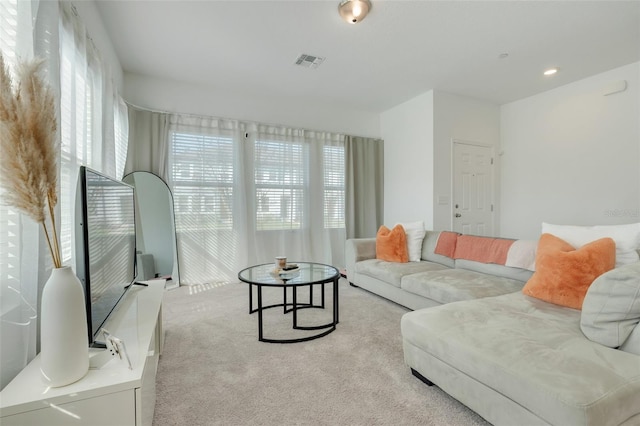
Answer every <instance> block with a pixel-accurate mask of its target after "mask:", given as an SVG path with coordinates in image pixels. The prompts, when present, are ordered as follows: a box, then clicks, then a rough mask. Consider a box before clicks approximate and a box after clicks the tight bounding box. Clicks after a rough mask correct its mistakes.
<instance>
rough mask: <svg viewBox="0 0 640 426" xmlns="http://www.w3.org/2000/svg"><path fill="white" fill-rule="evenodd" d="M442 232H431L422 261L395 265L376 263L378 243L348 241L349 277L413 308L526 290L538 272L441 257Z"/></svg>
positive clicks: (356, 240) (372, 240) (364, 287)
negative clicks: (439, 245)
mask: <svg viewBox="0 0 640 426" xmlns="http://www.w3.org/2000/svg"><path fill="white" fill-rule="evenodd" d="M439 236H440V232H436V231H426V234H425V237H424V240H423V242H422V256H421V261H420V262H408V263H394V262H385V261H383V260H378V259H376V239H375V238H360V239H350V240H347V243H346V248H345V257H346V269H347V278H348V280H349V282H350V283H351V284H352V285H354V286H357V287H361V288H363V289H365V290H369V291H371V292H373V293H376V294H378V295H380V296H382V297H385V298H387V299H389V300H392V301H394V302H396V303H398V304H400V305H402V306H405V307H407V308H409V309H413V310H415V309H421V308H428V307H432V306H438V305H442V304H445V303H451V302H457V301H461V300H472V299H479V298H482V297H489V296H499V295H501V294H507V293H513V292H515V291H520V290H521V289H522V287H523V286H524V283H525V282H526V281H527V280H528V279H529V278H530V277H531V275H532V273H533V272H532V271H530V270H527V269H523V268H515V267H509V266H504V265H497V264H491V263H482V262H476V261H473V260H466V259H458V260H454V259H452V258H450V257H447V256H443V255H440V254H437V253H436V244H437V242H438V237H439Z"/></svg>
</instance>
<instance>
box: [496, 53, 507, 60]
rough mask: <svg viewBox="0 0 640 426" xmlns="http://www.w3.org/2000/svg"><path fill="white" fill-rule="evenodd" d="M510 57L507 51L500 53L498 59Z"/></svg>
mask: <svg viewBox="0 0 640 426" xmlns="http://www.w3.org/2000/svg"><path fill="white" fill-rule="evenodd" d="M508 57H509V54H508V53H507V52H505V53H501V54H499V55H498V59H507V58H508Z"/></svg>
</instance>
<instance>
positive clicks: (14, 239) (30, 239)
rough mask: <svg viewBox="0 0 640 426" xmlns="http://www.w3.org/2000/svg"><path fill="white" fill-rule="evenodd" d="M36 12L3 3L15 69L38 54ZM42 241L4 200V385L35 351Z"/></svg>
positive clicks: (0, 310)
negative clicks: (35, 36) (18, 64)
mask: <svg viewBox="0 0 640 426" xmlns="http://www.w3.org/2000/svg"><path fill="white" fill-rule="evenodd" d="M37 11H38V4H37V3H36V2H19V1H18V0H10V1H4V0H3V1H2V2H0V24H1V25H0V28H2V30H1V31H0V49H1V50H2V56H3V58H4V61H5V65H6V66H7V67H9V70H10V71H12V70H13V67H14V66H15V64H16V62H17V60H18V59H26V58H31V57H33V54H34V43H33V33H34V31H35V28H34V27H35V25H36V24H35V23H34V22H35V18H36V17H37ZM39 241H40V229H39V226H38V225H37V224H36V223H35V222H33V221H32V220H30V219H29V218H28V217H26V216H23V215H22V214H20V213H19V212H18V211H16V210H15V209H13V208H11V207H7V206H6V205H4V203H0V298H1V299H2V304H0V363H1V364H0V388H3V387H4V386H5V385H6V384H7V383H9V381H10V380H11V379H12V378H13V377H14V376H15V375H16V374H18V372H20V370H21V369H22V368H24V366H25V365H26V364H27V363H28V362H29V361H30V360H31V359H32V358H33V357H34V356H35V354H36V335H37V303H38V283H41V279H40V275H41V274H39V271H40V270H41V269H44V268H46V266H47V262H46V259H47V258H46V255H47V254H46V252H40V250H39ZM45 279H46V278H45ZM42 282H43V281H42Z"/></svg>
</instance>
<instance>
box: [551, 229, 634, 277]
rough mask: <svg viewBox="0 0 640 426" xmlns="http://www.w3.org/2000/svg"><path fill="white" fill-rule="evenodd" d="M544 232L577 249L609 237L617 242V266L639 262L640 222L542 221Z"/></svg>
mask: <svg viewBox="0 0 640 426" xmlns="http://www.w3.org/2000/svg"><path fill="white" fill-rule="evenodd" d="M542 233H543V234H552V235H555V236H556V237H558V238H562V239H563V240H565V241H566V242H568V243H569V244H571V245H572V246H573V247H575V248H576V249H578V248H580V247H582V246H583V245H585V244H587V243H590V242H591V241H595V240H598V239H600V238H605V237H609V238H612V239H613V241H615V243H616V268H617V267H619V266H621V265H628V264H629V263H634V262H637V261H638V259H639V257H638V250H639V249H640V223H630V224H626V225H596V226H575V225H553V224H550V223H545V222H543V223H542Z"/></svg>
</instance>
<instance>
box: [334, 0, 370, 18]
mask: <svg viewBox="0 0 640 426" xmlns="http://www.w3.org/2000/svg"><path fill="white" fill-rule="evenodd" d="M370 10H371V2H370V1H369V0H342V1H341V2H340V5H339V6H338V11H339V12H340V16H342V19H344V20H345V21H347V22H348V23H350V24H357V23H358V22H360V21H362V20H363V19H364V18H365V17H366V16H367V14H368V13H369V11H370Z"/></svg>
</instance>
